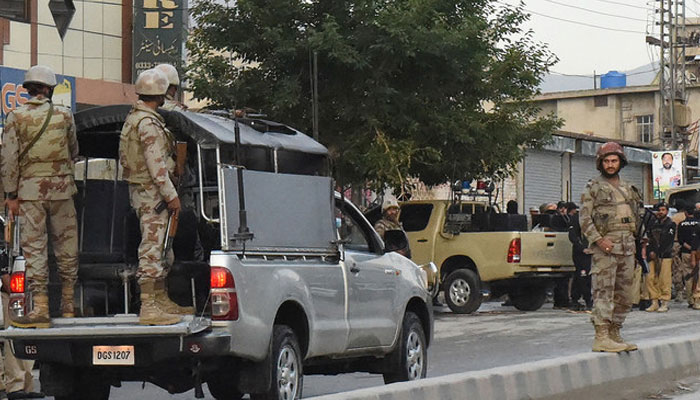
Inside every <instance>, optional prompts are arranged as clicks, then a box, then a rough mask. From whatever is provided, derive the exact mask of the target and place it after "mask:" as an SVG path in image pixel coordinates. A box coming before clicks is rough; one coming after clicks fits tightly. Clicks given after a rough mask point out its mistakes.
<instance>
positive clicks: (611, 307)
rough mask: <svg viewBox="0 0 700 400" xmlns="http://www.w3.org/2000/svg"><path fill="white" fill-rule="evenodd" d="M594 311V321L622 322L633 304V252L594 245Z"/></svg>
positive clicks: (604, 323) (597, 323) (592, 269)
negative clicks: (615, 251) (622, 252)
mask: <svg viewBox="0 0 700 400" xmlns="http://www.w3.org/2000/svg"><path fill="white" fill-rule="evenodd" d="M592 249H593V268H591V276H592V278H593V313H592V315H591V321H592V322H593V324H594V325H607V324H609V323H612V322H614V323H619V324H622V323H623V322H625V317H626V316H627V313H628V312H629V311H630V309H631V308H632V290H631V289H632V281H633V278H634V255H628V256H625V255H618V254H607V253H605V252H603V250H601V249H599V248H598V246H593V247H592Z"/></svg>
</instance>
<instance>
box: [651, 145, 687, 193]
mask: <svg viewBox="0 0 700 400" xmlns="http://www.w3.org/2000/svg"><path fill="white" fill-rule="evenodd" d="M651 170H652V184H653V186H654V198H657V199H662V198H663V197H664V194H665V193H666V191H667V190H668V189H671V188H674V187H678V186H681V185H682V184H683V151H681V150H673V151H652V152H651Z"/></svg>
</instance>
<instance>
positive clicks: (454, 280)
mask: <svg viewBox="0 0 700 400" xmlns="http://www.w3.org/2000/svg"><path fill="white" fill-rule="evenodd" d="M443 290H444V292H445V302H446V303H447V306H448V307H450V310H452V312H454V313H457V314H471V313H473V312H474V311H476V310H478V309H479V306H481V301H482V299H483V298H482V296H481V282H480V281H479V277H478V276H477V275H476V273H475V272H474V271H472V270H469V269H458V270H456V271H453V272H452V273H451V274H449V275H447V279H445V283H444V285H443Z"/></svg>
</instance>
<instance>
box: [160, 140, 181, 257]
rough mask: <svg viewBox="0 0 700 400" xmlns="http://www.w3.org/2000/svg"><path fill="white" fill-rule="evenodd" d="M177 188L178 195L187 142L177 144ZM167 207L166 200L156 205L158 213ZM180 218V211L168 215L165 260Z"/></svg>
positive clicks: (164, 250)
mask: <svg viewBox="0 0 700 400" xmlns="http://www.w3.org/2000/svg"><path fill="white" fill-rule="evenodd" d="M175 146H176V149H175V189H176V190H177V194H178V196H179V195H180V186H182V180H183V177H184V175H185V161H186V160H187V142H177V143H176V144H175ZM166 208H168V203H166V202H165V200H163V201H161V202H160V203H158V205H157V206H156V207H155V212H156V213H157V214H160V213H162V212H163V211H164V210H165V209H166ZM179 218H180V216H179V214H178V213H170V216H169V217H168V224H167V225H166V228H165V229H166V232H167V234H166V235H165V239H164V240H163V253H162V254H161V257H162V259H163V260H165V259H166V257H167V255H168V251H170V249H171V248H172V247H173V240H175V234H176V233H177V223H178V219H179Z"/></svg>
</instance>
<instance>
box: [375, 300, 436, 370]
mask: <svg viewBox="0 0 700 400" xmlns="http://www.w3.org/2000/svg"><path fill="white" fill-rule="evenodd" d="M387 357H389V360H390V361H389V371H390V372H386V373H384V383H387V384H389V383H394V382H405V381H414V380H416V379H422V378H425V375H426V373H427V371H428V346H427V344H426V342H425V332H424V331H423V325H421V323H420V319H419V318H418V316H417V315H416V314H414V313H412V312H410V311H409V312H407V313H406V315H405V316H404V318H403V324H402V326H401V337H400V338H399V343H397V345H396V349H395V350H394V351H393V352H392V353H391V354H390V355H388V356H387Z"/></svg>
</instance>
